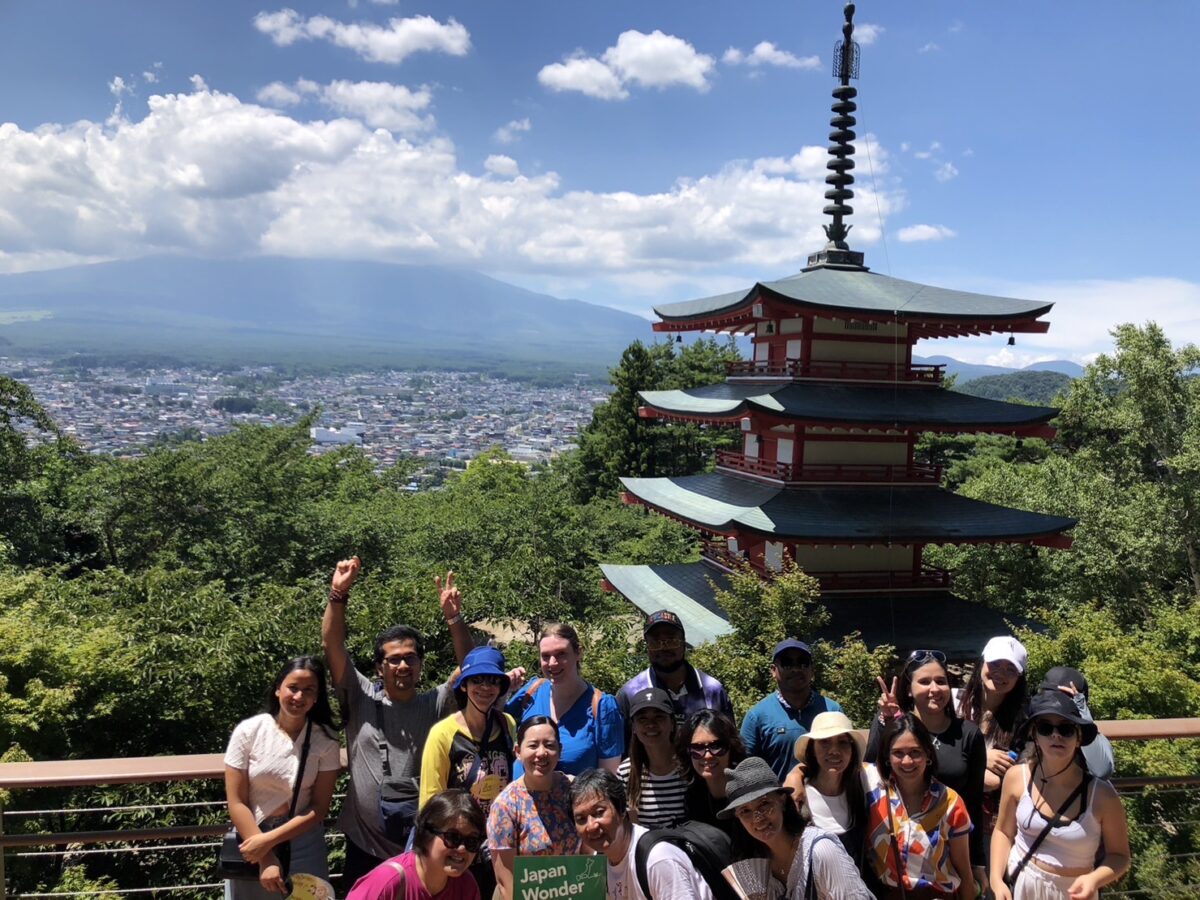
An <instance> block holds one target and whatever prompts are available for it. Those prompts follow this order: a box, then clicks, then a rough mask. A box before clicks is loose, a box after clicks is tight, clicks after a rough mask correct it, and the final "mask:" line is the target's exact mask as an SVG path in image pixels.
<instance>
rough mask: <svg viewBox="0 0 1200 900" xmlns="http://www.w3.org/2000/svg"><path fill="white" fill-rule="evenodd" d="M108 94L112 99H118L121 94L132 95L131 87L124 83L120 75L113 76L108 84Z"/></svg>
mask: <svg viewBox="0 0 1200 900" xmlns="http://www.w3.org/2000/svg"><path fill="white" fill-rule="evenodd" d="M108 92H109V93H110V94H112V95H113V96H114V97H120V96H121V95H122V94H132V93H133V87H132V85H128V84H126V83H125V79H124V78H122V77H121V76H120V75H114V76H113V78H112V81H110V82H109V83H108Z"/></svg>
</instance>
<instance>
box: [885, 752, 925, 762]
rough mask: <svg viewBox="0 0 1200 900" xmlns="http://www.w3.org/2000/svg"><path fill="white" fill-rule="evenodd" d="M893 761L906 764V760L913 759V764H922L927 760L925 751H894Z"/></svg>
mask: <svg viewBox="0 0 1200 900" xmlns="http://www.w3.org/2000/svg"><path fill="white" fill-rule="evenodd" d="M891 755H892V759H894V760H897V761H898V762H904V760H905V759H911V760H912V761H913V762H921V761H922V760H924V759H925V751H924V750H893V751H892V754H891Z"/></svg>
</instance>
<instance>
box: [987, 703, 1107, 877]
mask: <svg viewBox="0 0 1200 900" xmlns="http://www.w3.org/2000/svg"><path fill="white" fill-rule="evenodd" d="M1027 728H1028V729H1029V731H1030V733H1031V734H1032V743H1033V750H1032V753H1031V754H1028V756H1029V758H1027V759H1026V760H1025V761H1024V762H1021V763H1018V764H1017V765H1015V766H1013V767H1012V768H1011V769H1009V771H1008V774H1007V775H1005V776H1004V785H1003V787H1002V788H1001V791H1000V815H999V817H998V818H997V819H996V829H995V831H994V832H992V846H991V851H992V867H991V885H992V891H993V892H994V893H995V896H996V900H1052V898H1062V900H1068V898H1069V900H1093V898H1095V897H1096V895H1097V894H1098V892H1099V890H1100V888H1102V887H1104V886H1105V885H1106V884H1111V883H1112V882H1114V881H1116V880H1117V879H1118V878H1120V877H1121V876H1122V875H1123V874H1125V870H1126V869H1128V868H1129V830H1128V823H1127V822H1126V819H1125V807H1124V806H1122V805H1121V801H1120V798H1119V797H1117V792H1116V791H1115V790H1113V787H1112V785H1111V784H1109V783H1108V782H1107V781H1101V780H1099V779H1094V778H1092V777H1091V776H1090V775H1088V771H1087V764H1086V762H1085V761H1084V759H1083V754H1082V752H1081V748H1082V747H1085V746H1087V745H1088V744H1089V743H1091V742H1092V741H1093V740H1095V738H1096V734H1097V730H1096V725H1095V723H1093V722H1089V721H1087V720H1086V719H1084V718H1083V716H1082V715H1081V714H1080V713H1079V710H1078V708H1077V707H1076V706H1075V704H1074V702H1073V701H1072V700H1071V698H1070V697H1069V696H1067V695H1066V694H1063V693H1061V692H1060V691H1057V690H1054V691H1043V692H1042V693H1039V694H1038V695H1037V696H1035V697H1034V698H1033V700H1032V701H1031V702H1030V704H1029V720H1028V722H1027ZM1101 846H1103V847H1104V854H1103V856H1102V857H1101V858H1100V861H1099V865H1097V864H1096V858H1097V854H1098V852H1099V849H1100V847H1101Z"/></svg>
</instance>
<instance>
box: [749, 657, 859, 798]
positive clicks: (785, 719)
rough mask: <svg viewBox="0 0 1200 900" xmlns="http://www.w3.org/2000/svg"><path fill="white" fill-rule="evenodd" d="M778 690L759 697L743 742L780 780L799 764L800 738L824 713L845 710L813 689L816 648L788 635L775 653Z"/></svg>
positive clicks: (773, 667)
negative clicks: (813, 656) (798, 749)
mask: <svg viewBox="0 0 1200 900" xmlns="http://www.w3.org/2000/svg"><path fill="white" fill-rule="evenodd" d="M771 678H772V679H773V680H774V681H775V686H776V691H775V693H773V694H770V695H768V696H766V697H764V698H763V699H762V700H759V701H758V703H756V704H754V706H753V707H751V709H750V711H749V712H748V713H746V718H744V719H743V720H742V729H741V730H742V742H743V743H744V744H745V745H746V754H747V755H748V756H758V757H761V758H762V759H765V760H766V761H767V762H768V763H769V764H770V766H771V769H772V770H773V771H774V772H775V775H776V776H777V777H778V778H779V780H780V781H782V780H783V778H784V776H785V775H787V773H788V772H790V771H791V770H792V768H793V767H794V766H795V765H796V757H795V754H794V752H793V751H794V748H795V746H796V738H798V737H800V736H801V735H804V734H807V733H808V730H809V729H810V728H811V727H812V721H813V719H814V718H816V717H817V716H818V715H820V714H821V713H823V712H841V711H842V707H841V706H840V705H839V704H838V702H837V701H836V700H830V699H829V698H828V697H822V696H821V695H820V694H819V693H817V691H815V690H814V689H813V665H812V651H811V650H810V649H809V647H808V644H806V643H804V642H803V641H798V640H796V639H795V638H788V639H787V640H784V641H780V642H779V643H778V644H776V645H775V652H774V653H772V654H771Z"/></svg>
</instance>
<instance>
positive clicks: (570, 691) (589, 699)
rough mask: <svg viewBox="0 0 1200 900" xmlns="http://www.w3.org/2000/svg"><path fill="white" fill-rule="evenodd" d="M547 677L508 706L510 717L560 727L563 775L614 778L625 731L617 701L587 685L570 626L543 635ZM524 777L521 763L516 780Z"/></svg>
mask: <svg viewBox="0 0 1200 900" xmlns="http://www.w3.org/2000/svg"><path fill="white" fill-rule="evenodd" d="M538 652H539V654H540V655H541V662H542V677H541V678H535V679H533V681H531V682H529V684H527V685H526V686H525V687H524V689H522V690H521V691H518V692H517V694H516V695H515V696H514V697H513V698H512V699H511V700H509V701H508V705H507V707H506V708H505V711H506V712H508V713H509V714H510V715H511V716H513V717H514V718H516V719H518V720H524V719H528V718H529V717H530V716H549V717H550V718H552V719H554V721H556V722H557V723H558V728H559V735H560V740H561V743H562V756H561V758H560V760H559V763H558V768H559V771H562V772H566V773H567V774H568V775H578V774H580V773H581V772H583V771H584V770H586V769H595V768H603V769H608V770H609V771H610V772H613V773H615V772H616V771H617V766H618V765H619V764H620V762H621V757H622V755H624V752H625V726H624V723H623V722H622V720H621V711H620V709H619V708H618V707H617V701H616V699H615V698H614V697H613V696H612V695H610V694H605V693H602V692H601V691H600V690H599V689H598V688H595V687H592V685H590V684H588V683H587V682H586V681H584V680H583V676H582V675H580V674H579V662H580V660H581V659H582V657H583V653H582V651H581V650H580V648H579V635H578V634H576V633H575V629H574V628H572V627H571V626H570V625H564V624H562V623H555V624H552V625H547V626H546V627H545V628H543V629H542V635H541V638H540V639H539V640H538ZM521 773H522V769H521V764H520V762H519V761H518V762H517V767H516V769H515V770H514V772H513V777H514V778H518V777H520V775H521Z"/></svg>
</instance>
